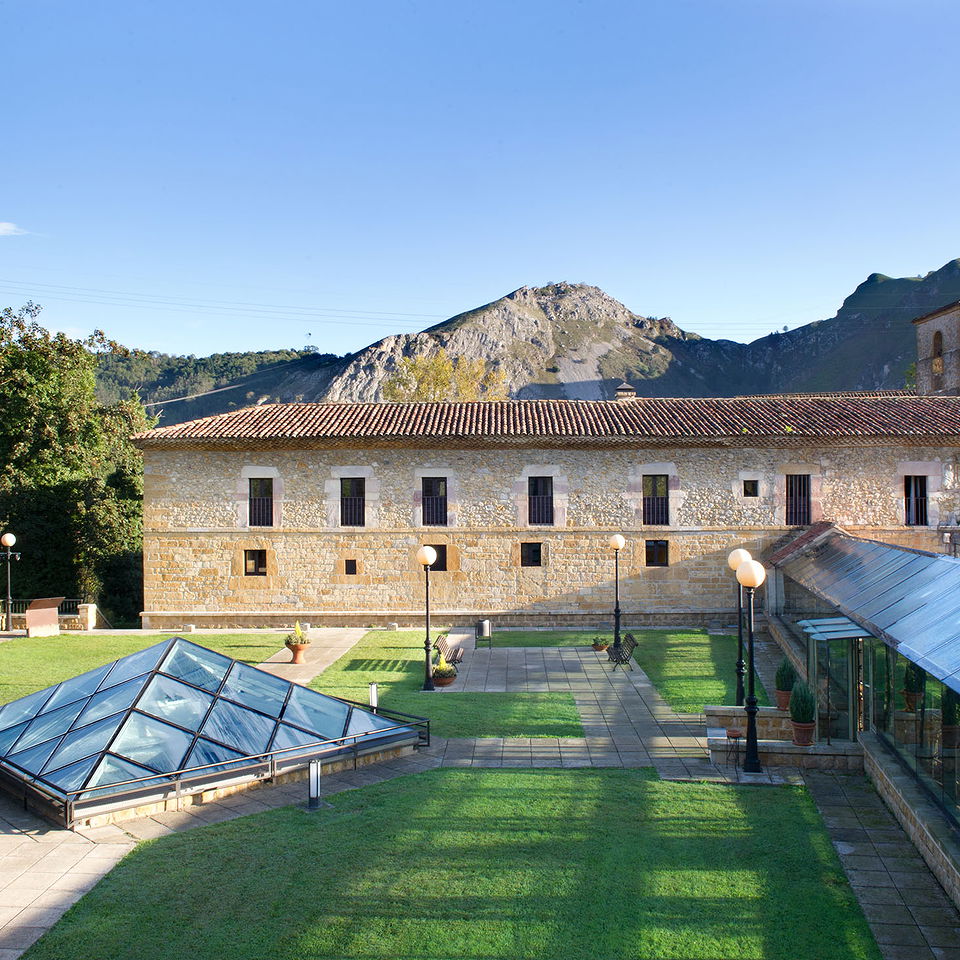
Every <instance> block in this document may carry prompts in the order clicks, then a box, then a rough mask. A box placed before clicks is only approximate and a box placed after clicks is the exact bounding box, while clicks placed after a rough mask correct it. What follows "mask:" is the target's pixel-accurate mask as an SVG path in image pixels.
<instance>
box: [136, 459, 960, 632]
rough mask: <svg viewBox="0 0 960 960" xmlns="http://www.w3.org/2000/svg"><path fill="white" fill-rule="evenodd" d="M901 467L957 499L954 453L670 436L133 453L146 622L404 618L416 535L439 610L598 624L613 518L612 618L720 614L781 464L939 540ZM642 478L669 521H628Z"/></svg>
mask: <svg viewBox="0 0 960 960" xmlns="http://www.w3.org/2000/svg"><path fill="white" fill-rule="evenodd" d="M904 463H909V464H911V465H914V466H915V465H916V464H918V463H922V464H927V465H928V466H927V469H929V470H930V471H931V472H932V473H933V472H935V473H936V477H935V481H936V482H935V483H931V486H930V490H931V495H932V496H931V499H932V500H937V501H939V504H940V508H941V509H950V510H955V509H956V506H955V504H956V501H957V498H958V489H957V484H956V482H955V470H954V469H953V463H954V461H953V459H952V454H951V456H950V457H949V458H948V457H947V456H946V454H945V452H944V451H943V450H934V449H930V448H902V447H878V446H865V447H860V448H855V449H851V448H841V447H830V448H824V449H822V450H819V451H818V450H815V449H813V448H806V447H803V448H791V449H784V450H779V449H775V448H749V447H747V448H742V449H687V450H680V449H673V450H671V451H669V457H667V456H665V452H664V451H663V450H657V449H632V450H626V449H597V450H581V449H577V450H556V449H552V450H536V449H531V450H524V449H515V448H512V449H497V450H493V449H487V450H449V449H442V450H423V451H415V450H407V449H389V450H387V449H383V450H362V449H347V450H343V449H339V450H329V451H285V450H278V451H271V452H263V451H261V452H257V453H255V454H252V453H251V454H244V453H242V452H205V451H196V452H187V451H147V452H146V454H145V499H144V526H145V533H144V571H145V612H146V613H147V615H148V619H145V621H144V622H145V625H146V624H147V623H149V624H151V625H154V626H160V625H162V626H169V625H176V623H177V621H176V620H175V617H177V616H181V615H182V616H181V620H180V622H182V621H183V620H184V619H185V620H188V621H190V622H196V623H197V624H198V625H213V620H212V619H211V618H212V617H213V616H217V615H219V616H220V617H221V618H229V619H230V620H231V624H232V625H241V622H240V621H241V620H243V621H244V622H245V623H246V625H251V626H252V625H259V624H268V623H281V622H286V621H288V620H290V619H291V617H290V614H296V615H297V616H301V617H303V618H306V619H314V620H316V621H317V622H330V621H328V620H326V619H325V616H329V617H337V618H340V620H341V621H342V620H343V619H344V618H347V619H349V618H352V617H359V618H361V620H363V622H364V623H375V622H381V621H382V620H397V619H398V618H400V619H401V620H403V619H405V618H406V619H410V618H413V617H416V616H418V615H419V613H420V611H422V603H423V572H422V568H420V567H419V566H418V564H417V563H416V559H415V555H416V551H417V548H418V547H419V546H420V545H421V544H422V543H430V544H442V545H446V547H447V563H448V570H447V571H446V572H436V573H434V574H433V575H432V578H431V593H432V600H433V604H434V609H435V610H436V611H437V612H438V614H439V615H443V614H447V615H448V616H447V618H446V619H448V620H450V621H452V622H470V621H471V620H472V619H473V618H475V617H476V616H479V615H481V614H482V615H489V616H495V617H497V618H498V620H499V621H500V622H501V623H503V622H504V615H505V614H509V615H511V616H513V617H514V622H517V623H526V622H533V623H546V619H545V618H546V617H548V616H556V617H560V618H563V617H567V618H570V617H577V618H581V619H583V620H584V622H590V621H596V622H598V623H602V622H604V621H605V618H606V617H607V615H608V611H609V609H610V607H611V605H612V596H613V582H612V578H613V557H612V554H611V551H610V549H609V547H608V545H607V539H608V537H609V535H610V533H612V532H614V531H617V532H622V533H623V534H624V535H625V536H626V538H627V546H626V547H625V549H624V550H623V551H622V552H621V558H620V559H621V601H622V605H623V608H624V611H625V615H626V617H627V620H628V621H630V618H631V616H634V617H635V619H634V620H633V621H632V622H633V623H635V624H636V625H638V626H639V625H641V624H643V623H649V622H658V621H659V622H664V623H670V622H673V623H683V624H686V623H697V622H709V620H710V619H711V618H726V619H728V618H729V617H730V615H731V610H732V605H733V597H734V587H733V580H732V575H731V574H730V572H729V571H728V569H727V568H726V555H727V553H728V552H729V551H730V550H732V549H733V548H734V547H739V546H744V547H746V548H747V549H748V550H750V551H751V552H752V553H754V555H760V554H762V553H763V551H765V550H767V549H769V548H770V547H771V546H773V545H774V544H776V543H778V542H782V541H784V540H785V539H787V538H789V537H790V536H792V535H794V534H795V532H796V530H795V528H788V527H784V526H783V492H784V490H785V477H786V474H787V473H788V472H790V471H792V470H799V469H803V470H806V471H809V472H813V471H816V472H817V483H816V484H814V495H815V496H817V497H819V500H820V504H821V507H820V509H822V511H823V515H824V516H825V517H826V518H828V519H831V520H836V521H838V522H840V523H842V524H843V525H844V526H845V527H846V528H847V529H849V530H850V531H851V532H852V533H858V534H861V535H864V536H868V537H873V538H875V539H881V540H887V541H889V542H895V543H902V544H906V545H910V546H920V547H925V548H926V549H931V550H938V549H940V547H941V544H940V541H939V538H938V535H937V531H936V530H935V529H933V528H932V527H930V528H908V527H904V526H903V525H902V520H903V502H902V501H903V482H902V476H903V473H902V470H903V467H902V465H903V464H904ZM898 471H899V472H898ZM650 473H659V474H666V475H667V476H668V477H669V500H670V521H671V522H670V524H669V526H654V527H651V526H648V527H645V526H644V525H643V523H642V516H643V514H642V483H643V476H644V475H645V474H650ZM255 476H270V477H272V478H273V480H274V494H275V504H274V524H275V525H274V526H273V527H269V528H264V527H255V528H250V527H249V526H248V525H247V489H248V483H249V478H250V477H255ZM350 476H357V477H360V476H362V477H364V478H365V480H366V489H367V516H366V520H367V523H366V525H365V526H364V527H362V528H360V527H349V528H348V527H341V526H340V525H339V479H340V478H342V477H350ZM424 476H444V477H447V479H448V490H449V510H448V517H449V525H448V526H445V527H425V526H423V525H422V513H421V504H420V498H419V491H420V481H421V478H422V477H424ZM530 476H551V477H553V478H554V501H555V523H554V524H553V525H552V526H536V525H530V524H529V523H528V517H527V512H526V502H527V501H526V489H527V480H528V478H529V477H530ZM744 478H747V479H757V480H759V492H760V496H759V497H744V496H743V479H744ZM648 539H650V540H666V541H668V556H669V565H668V566H666V567H655V566H647V565H646V556H645V541H646V540H648ZM522 542H536V543H540V544H542V555H543V565H542V566H540V567H524V566H521V564H520V544H521V543H522ZM247 550H264V551H266V557H267V571H266V576H248V575H246V574H245V570H244V551H247ZM347 560H353V561H355V562H356V573H355V574H348V573H347V572H346V570H347V564H346V561H347ZM758 600H759V602H760V604H761V606H762V597H761V596H760V595H759V594H758ZM308 614H309V616H308ZM205 615H206V616H205ZM250 618H252V620H253V621H254V622H250ZM363 618H366V619H363ZM528 618H529V619H528ZM221 622H222V623H223V625H227V624H226V621H225V620H223V619H221V621H218V625H220V624H221Z"/></svg>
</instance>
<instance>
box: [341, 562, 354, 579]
mask: <svg viewBox="0 0 960 960" xmlns="http://www.w3.org/2000/svg"><path fill="white" fill-rule="evenodd" d="M343 572H344V573H345V574H346V575H347V576H348V577H354V576H356V574H357V561H356V560H344V561H343Z"/></svg>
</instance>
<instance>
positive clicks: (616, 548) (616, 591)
mask: <svg viewBox="0 0 960 960" xmlns="http://www.w3.org/2000/svg"><path fill="white" fill-rule="evenodd" d="M608 543H609V544H610V548H611V549H612V550H613V649H614V653H615V656H614V659H619V657H620V551H621V550H622V549H623V548H624V547H625V546H626V544H627V541H626V540H625V539H624V538H623V535H622V534H619V533H615V534H613V535H612V536H611V537H610V539H609V541H608Z"/></svg>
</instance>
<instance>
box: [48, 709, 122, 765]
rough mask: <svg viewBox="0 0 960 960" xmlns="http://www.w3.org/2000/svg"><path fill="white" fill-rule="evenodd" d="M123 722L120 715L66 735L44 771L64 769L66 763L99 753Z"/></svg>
mask: <svg viewBox="0 0 960 960" xmlns="http://www.w3.org/2000/svg"><path fill="white" fill-rule="evenodd" d="M121 720H123V715H122V714H119V713H118V714H117V715H116V716H113V717H108V718H107V719H106V720H101V721H100V722H99V723H94V724H91V725H90V726H89V727H81V728H80V729H79V730H74V731H73V732H72V733H68V734H67V735H66V736H65V737H64V738H63V740H62V742H61V744H60V747H59V748H58V749H57V752H56V753H55V754H54V755H53V756H52V757H51V758H50V760H49V762H48V763H47V764H45V765H44V769H45V770H47V769H50V770H53V769H55V768H57V767H64V766H66V765H67V764H68V763H73V762H74V761H75V760H79V759H80V758H81V757H86V756H89V755H90V754H91V753H100V751H101V750H103V749H104V748H105V747H106V745H107V744H108V743H109V742H110V738H111V737H112V736H113V734H114V732H115V731H116V729H117V727H119V726H120V721H121Z"/></svg>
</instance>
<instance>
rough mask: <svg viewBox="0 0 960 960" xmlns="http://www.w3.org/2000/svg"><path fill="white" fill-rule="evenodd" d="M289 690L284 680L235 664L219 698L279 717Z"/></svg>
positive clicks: (254, 668)
mask: <svg viewBox="0 0 960 960" xmlns="http://www.w3.org/2000/svg"><path fill="white" fill-rule="evenodd" d="M289 689H290V684H289V682H288V681H286V680H281V679H280V678H279V677H275V676H273V675H272V674H270V673H266V672H264V671H263V670H257V669H256V667H249V666H247V664H245V663H235V664H234V665H233V669H232V670H231V671H230V676H229V677H227V682H226V683H225V684H224V685H223V689H222V690H221V691H220V696H221V697H229V698H230V699H231V700H236V701H237V702H238V703H242V704H243V705H244V706H245V707H253V708H254V709H255V710H259V711H260V712H261V713H268V714H270V716H271V717H279V716H280V711H281V710H282V709H283V701H284V700H285V699H286V698H287V691H288V690H289Z"/></svg>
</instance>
